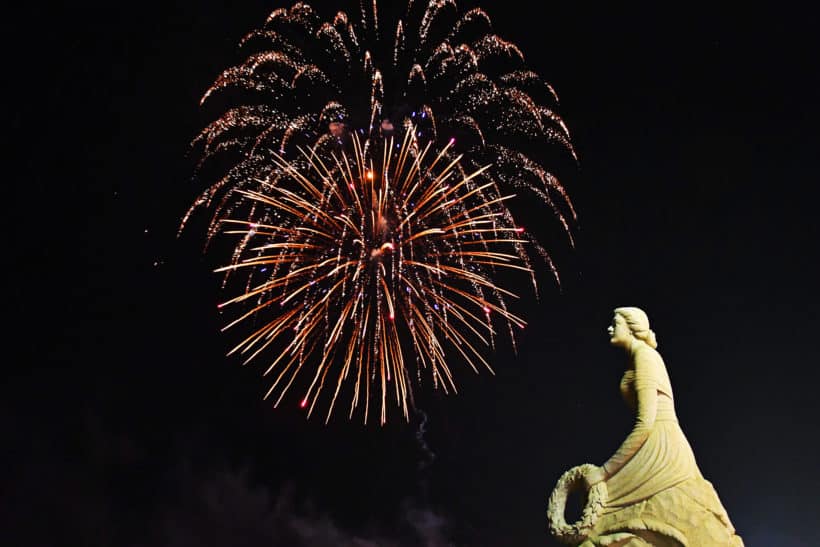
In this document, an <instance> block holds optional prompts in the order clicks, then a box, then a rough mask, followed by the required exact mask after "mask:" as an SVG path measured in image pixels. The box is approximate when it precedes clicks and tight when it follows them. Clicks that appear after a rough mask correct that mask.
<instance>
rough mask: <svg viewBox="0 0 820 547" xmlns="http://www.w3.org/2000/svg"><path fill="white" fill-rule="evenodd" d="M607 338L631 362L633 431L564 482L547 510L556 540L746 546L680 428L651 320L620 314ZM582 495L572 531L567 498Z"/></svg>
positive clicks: (584, 544) (626, 393)
mask: <svg viewBox="0 0 820 547" xmlns="http://www.w3.org/2000/svg"><path fill="white" fill-rule="evenodd" d="M608 332H609V336H610V343H611V344H612V345H613V346H616V347H619V348H621V349H623V350H624V351H625V352H626V353H627V355H628V363H627V367H626V372H625V373H624V376H623V378H622V379H621V394H622V395H623V397H624V399H625V400H626V402H627V404H628V405H629V406H630V407H631V408H632V409H633V411H634V412H635V413H636V419H635V426H634V428H633V429H632V432H631V433H630V434H629V436H628V437H627V438H626V440H624V442H623V444H621V447H620V448H619V449H618V450H617V451H616V452H615V454H614V455H613V456H612V457H611V458H609V460H608V461H607V462H606V463H605V464H603V465H602V466H601V467H598V466H595V465H590V464H585V465H581V466H578V467H574V468H573V469H570V470H569V471H567V472H566V473H564V475H563V476H562V477H561V478H560V479H559V481H558V484H557V485H556V487H555V489H554V490H553V493H552V496H551V497H550V501H549V509H548V519H549V524H550V531H551V532H552V534H553V536H555V537H556V538H557V539H558V540H559V541H561V542H562V543H566V544H569V545H574V546H580V547H594V546H598V545H606V546H609V547H641V546H654V547H667V546H668V547H680V546H684V547H702V546H709V547H738V546H743V540H742V539H741V538H740V536H738V535H736V534H735V529H734V526H732V523H731V522H730V521H729V515H728V514H727V513H726V510H725V509H724V508H723V505H722V504H721V503H720V499H719V498H718V495H717V492H716V491H715V489H714V488H713V487H712V483H710V482H709V481H707V480H706V479H704V478H703V475H701V472H700V469H698V466H697V463H696V462H695V456H694V454H693V453H692V448H691V447H690V446H689V442H688V441H687V440H686V437H685V436H684V434H683V431H682V430H681V428H680V425H679V424H678V419H677V416H676V415H675V405H674V397H673V395H672V385H671V383H670V381H669V376H668V374H667V372H666V366H665V365H664V363H663V359H661V356H660V354H659V353H658V352H657V351H655V349H656V348H657V346H658V344H657V341H656V340H655V333H654V332H652V330H651V329H650V328H649V319H648V318H647V316H646V314H645V313H644V312H643V311H642V310H640V309H638V308H618V309H616V310H615V316H614V318H613V320H612V325H611V326H610V327H609V329H608ZM578 488H585V489H586V490H587V502H586V506H585V507H584V510H583V514H582V516H581V518H580V520H579V521H578V522H576V523H574V524H567V523H566V522H565V519H564V511H565V505H566V500H567V495H568V494H569V492H570V491H572V490H574V489H578Z"/></svg>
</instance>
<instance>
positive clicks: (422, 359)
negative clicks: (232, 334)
mask: <svg viewBox="0 0 820 547" xmlns="http://www.w3.org/2000/svg"><path fill="white" fill-rule="evenodd" d="M383 144H384V145H383V146H382V149H381V154H380V155H381V161H380V163H377V164H376V165H374V164H373V160H372V159H370V158H371V157H372V156H370V155H368V153H367V152H366V151H365V150H364V149H363V146H362V144H361V142H360V141H359V139H358V138H357V137H356V138H354V139H353V142H352V147H353V150H352V152H351V153H344V152H341V153H339V154H334V155H333V156H332V158H330V159H328V158H322V157H320V156H319V155H318V154H317V153H316V151H315V150H314V149H308V150H301V154H302V158H303V160H304V161H303V162H300V163H299V164H296V163H294V162H291V161H288V160H286V159H284V157H282V156H281V155H278V154H274V158H273V160H272V161H273V164H274V171H275V173H276V175H275V181H276V182H275V183H270V182H269V181H266V180H261V181H259V183H260V185H259V189H258V190H247V191H246V190H242V191H240V193H241V195H242V197H243V199H245V200H246V201H247V202H248V204H250V205H251V206H250V207H249V210H250V214H249V215H250V216H249V217H248V218H243V219H225V220H223V221H222V222H221V224H222V226H223V231H224V232H225V233H227V234H235V235H237V236H239V237H240V243H239V244H238V245H237V247H236V249H237V250H236V252H235V253H234V261H233V262H232V263H231V264H230V265H227V266H225V267H222V268H219V270H218V271H222V272H236V273H245V274H246V283H245V289H244V290H243V292H242V293H241V294H239V295H238V296H236V297H234V298H231V299H230V300H228V301H226V302H225V303H223V304H221V307H230V308H234V307H241V311H240V312H239V313H238V317H237V318H236V319H235V320H234V321H233V322H231V323H230V324H229V325H227V326H226V327H225V328H226V329H228V328H231V327H234V326H237V325H246V324H251V323H253V324H254V326H253V328H252V329H251V331H252V332H251V333H250V334H249V335H247V336H246V337H245V338H244V339H243V340H242V341H241V342H240V343H239V344H238V345H237V346H236V347H235V348H234V349H233V350H232V351H231V353H236V354H241V355H242V356H244V357H245V360H246V362H249V361H251V360H255V359H261V358H262V357H263V356H265V355H268V356H272V357H271V359H272V360H271V362H270V365H269V366H268V368H267V370H266V371H265V374H266V375H267V374H270V375H271V377H272V379H273V383H272V385H271V387H270V390H269V391H268V393H267V395H266V397H268V396H271V395H273V396H274V397H275V405H279V404H280V402H281V401H282V400H283V398H284V396H285V394H286V393H287V392H288V391H289V390H290V389H291V388H294V389H298V390H300V391H301V393H300V394H299V401H300V403H299V404H300V406H301V407H303V408H308V415H310V414H311V413H312V412H313V411H314V409H315V408H316V407H317V404H319V403H320V399H321V400H324V401H325V403H326V404H327V414H326V418H325V419H326V420H328V419H329V418H330V416H331V414H332V411H333V408H334V406H335V404H336V402H337V399H338V396H339V394H340V392H342V391H343V389H344V387H345V386H350V389H351V390H352V400H351V402H350V409H349V416H350V417H352V416H353V413H354V411H355V410H356V408H357V407H359V406H363V407H364V421H365V422H367V418H368V414H369V413H370V412H371V409H370V406H371V400H372V401H379V407H380V408H379V416H380V422H381V423H385V421H386V420H387V410H388V406H389V402H390V401H395V403H396V405H397V406H398V408H399V409H400V410H401V413H402V415H403V416H404V417H405V419H408V417H409V406H410V405H412V387H413V383H414V382H418V383H423V382H426V381H431V382H432V383H433V384H434V385H435V386H436V387H440V388H442V389H443V390H444V391H445V392H449V391H451V390H452V391H455V390H456V385H455V382H454V380H453V373H452V370H451V368H450V366H449V359H448V356H451V355H456V354H457V355H459V356H460V357H461V359H462V360H463V361H464V362H465V363H466V364H467V365H469V366H470V367H471V368H472V369H473V370H475V371H476V372H477V371H478V369H479V366H483V367H486V368H487V369H490V365H489V364H488V363H487V361H486V360H485V358H484V357H483V356H482V352H481V348H486V347H491V346H492V345H493V344H494V337H495V336H496V332H497V331H496V328H497V326H498V325H499V324H501V325H505V324H506V326H507V328H508V329H509V332H510V334H511V335H512V334H513V332H514V331H513V327H523V326H524V321H523V320H522V319H520V318H518V317H516V316H515V315H513V314H512V313H510V312H509V311H508V308H507V304H506V301H505V300H506V299H508V298H510V297H513V298H514V297H515V295H514V294H513V293H511V292H510V291H508V290H506V289H504V288H502V287H500V286H498V285H497V284H496V282H494V281H493V279H492V278H491V274H492V272H493V271H495V270H497V269H513V270H521V271H524V272H527V273H528V274H529V275H530V276H531V274H532V272H531V269H530V268H529V266H528V265H527V261H526V258H525V255H524V254H523V251H522V249H523V244H524V243H525V240H523V239H521V231H522V230H521V229H520V228H518V227H517V226H516V225H515V224H514V223H513V222H512V219H511V216H510V215H509V214H508V213H506V209H505V207H504V201H505V200H506V199H508V198H509V197H511V196H501V195H499V194H498V192H497V189H496V188H495V186H494V184H493V183H488V182H476V181H481V176H480V175H481V174H482V172H483V171H484V169H486V168H483V169H479V170H476V171H474V172H472V173H469V174H465V173H464V172H463V171H462V170H461V169H459V159H460V158H455V159H451V158H450V157H449V156H448V149H449V147H445V148H444V149H442V150H441V151H440V152H437V153H435V152H431V151H430V146H429V145H428V146H427V147H426V148H425V149H424V150H421V151H420V150H419V149H418V142H417V140H416V139H415V138H414V137H413V132H412V131H408V132H406V133H405V136H404V139H403V142H402V143H401V146H395V145H394V143H393V141H392V139H391V140H389V141H387V142H384V143H383ZM371 152H373V151H372V150H371ZM271 177H273V175H271ZM271 180H273V179H271ZM490 370H491V369H490ZM297 386H298V387H297Z"/></svg>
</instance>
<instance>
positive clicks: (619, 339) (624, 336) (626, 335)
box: [607, 313, 632, 347]
mask: <svg viewBox="0 0 820 547" xmlns="http://www.w3.org/2000/svg"><path fill="white" fill-rule="evenodd" d="M607 332H608V333H609V343H610V344H612V345H613V346H623V347H628V346H629V343H630V342H631V341H632V332H631V331H630V330H629V326H628V325H627V324H626V319H624V318H623V316H621V315H620V314H617V313H616V314H615V316H614V317H613V318H612V324H611V325H610V326H609V328H608V329H607Z"/></svg>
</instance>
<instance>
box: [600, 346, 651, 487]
mask: <svg viewBox="0 0 820 547" xmlns="http://www.w3.org/2000/svg"><path fill="white" fill-rule="evenodd" d="M656 355H657V354H656V353H655V352H654V351H653V350H648V351H647V350H638V351H637V352H636V353H635V356H634V359H635V392H636V395H637V398H638V409H637V416H636V417H635V426H634V427H633V428H632V432H631V433H630V434H629V436H628V437H627V438H626V440H624V442H623V443H622V444H621V446H620V448H618V450H617V451H616V452H615V454H613V455H612V457H611V458H609V460H607V462H606V463H605V464H604V465H603V466H602V468H603V472H604V478H608V477H611V476H612V475H614V474H615V473H617V472H618V471H619V470H620V469H621V468H622V467H623V466H624V465H626V463H627V462H628V461H629V460H631V459H632V456H634V455H635V453H636V452H637V451H638V449H639V448H640V447H641V446H643V443H645V442H646V439H647V437H649V433H650V432H651V431H652V426H653V425H654V424H655V415H656V414H657V410H658V381H657V377H656V366H657V365H656V363H655V357H656Z"/></svg>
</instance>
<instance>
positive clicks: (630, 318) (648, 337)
mask: <svg viewBox="0 0 820 547" xmlns="http://www.w3.org/2000/svg"><path fill="white" fill-rule="evenodd" d="M615 314H616V315H620V316H621V317H623V318H624V319H626V324H627V326H628V327H629V330H630V331H632V336H634V337H635V338H637V339H638V340H641V341H642V342H645V343H646V345H647V346H649V347H650V348H652V349H655V348H657V347H658V340H657V339H656V338H655V331H653V330H652V329H650V328H649V317H647V316H646V312H644V311H643V310H642V309H640V308H615Z"/></svg>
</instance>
